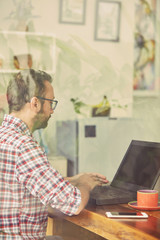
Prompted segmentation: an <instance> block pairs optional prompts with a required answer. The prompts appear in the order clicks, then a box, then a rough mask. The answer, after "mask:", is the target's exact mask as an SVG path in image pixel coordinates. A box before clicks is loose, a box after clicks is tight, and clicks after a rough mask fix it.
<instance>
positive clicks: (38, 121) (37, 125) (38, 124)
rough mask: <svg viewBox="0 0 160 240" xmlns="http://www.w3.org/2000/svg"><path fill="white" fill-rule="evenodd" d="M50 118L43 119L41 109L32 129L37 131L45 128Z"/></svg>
mask: <svg viewBox="0 0 160 240" xmlns="http://www.w3.org/2000/svg"><path fill="white" fill-rule="evenodd" d="M50 117H51V116H49V117H45V116H44V113H43V111H42V109H41V110H40V112H39V113H38V114H37V116H36V117H35V124H34V125H35V126H34V129H35V130H37V129H41V128H46V127H47V125H48V120H49V119H50Z"/></svg>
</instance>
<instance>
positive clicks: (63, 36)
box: [0, 0, 159, 154]
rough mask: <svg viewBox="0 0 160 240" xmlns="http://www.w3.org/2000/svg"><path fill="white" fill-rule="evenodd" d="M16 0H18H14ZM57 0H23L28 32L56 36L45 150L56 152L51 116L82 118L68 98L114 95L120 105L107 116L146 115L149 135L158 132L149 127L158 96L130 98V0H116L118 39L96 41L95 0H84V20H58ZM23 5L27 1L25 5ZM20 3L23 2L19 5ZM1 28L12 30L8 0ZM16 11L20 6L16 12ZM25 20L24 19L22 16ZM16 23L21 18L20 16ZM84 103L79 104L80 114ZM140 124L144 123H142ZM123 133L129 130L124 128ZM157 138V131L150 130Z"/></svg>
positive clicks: (88, 99) (90, 101)
mask: <svg viewBox="0 0 160 240" xmlns="http://www.w3.org/2000/svg"><path fill="white" fill-rule="evenodd" d="M15 2H16V3H17V6H18V4H19V3H20V2H21V1H18V0H17V1H15ZM59 2H60V1H58V0H34V1H23V3H26V6H25V7H26V8H27V6H29V4H30V3H32V7H33V8H29V9H30V14H31V15H32V17H31V18H30V19H29V21H28V20H27V22H28V26H29V28H30V30H31V31H36V32H41V33H52V34H54V35H55V36H56V43H57V48H56V51H57V52H56V54H57V59H56V75H55V80H54V88H55V95H56V98H57V99H58V100H59V104H58V108H57V109H56V111H55V113H54V115H53V118H52V119H51V120H50V122H49V126H48V129H46V130H44V132H43V134H44V138H45V141H46V144H48V145H49V149H50V151H49V153H50V154H52V153H54V154H55V152H56V142H55V137H56V132H55V122H56V120H68V119H72V120H73V119H77V118H80V117H84V116H82V115H77V114H76V113H75V112H74V109H73V104H72V102H71V101H70V98H76V97H78V98H79V99H80V101H82V102H83V103H85V104H87V106H88V105H89V106H91V105H94V104H97V103H99V102H100V101H101V100H102V98H103V95H107V96H108V98H109V99H113V98H114V99H116V100H118V101H119V102H120V103H121V104H122V105H123V104H127V109H126V110H123V109H122V110H120V111H119V109H114V108H112V112H111V116H112V117H115V116H116V117H117V116H118V117H119V116H120V117H126V116H127V117H133V118H138V119H139V118H140V119H142V120H143V119H144V118H145V119H146V118H148V116H149V118H150V120H149V122H148V125H149V127H150V128H153V136H151V138H152V139H153V138H154V134H155V133H157V131H159V129H157V127H156V128H155V122H154V121H155V118H156V119H157V118H159V114H158V112H159V111H158V104H159V98H133V95H132V79H133V44H134V39H133V31H134V0H132V1H128V0H123V1H122V0H121V1H120V2H121V21H120V41H119V42H101V41H95V40H94V24H95V12H96V0H87V1H86V2H87V5H86V21H85V24H84V25H74V24H62V23H59ZM27 4H28V5H27ZM24 5H25V4H24ZM0 6H1V7H0V23H1V25H0V26H1V30H13V29H14V30H16V27H15V26H16V25H15V22H16V20H17V19H16V17H15V19H14V20H13V19H11V15H10V17H9V18H8V19H6V17H8V16H9V14H10V13H11V11H13V10H15V6H14V1H12V0H2V1H1V3H0ZM8 6H10V7H9V8H8ZM19 14H20V11H19ZM24 20H26V19H24ZM21 22H22V21H21ZM21 28H22V29H23V26H21ZM88 109H90V108H85V109H83V111H84V112H83V113H84V114H85V117H87V116H88V115H89V114H90V112H89V110H88ZM148 125H147V126H143V127H144V128H146V129H147V128H148ZM125 134H129V132H128V133H125ZM156 137H157V134H156ZM156 139H157V138H156Z"/></svg>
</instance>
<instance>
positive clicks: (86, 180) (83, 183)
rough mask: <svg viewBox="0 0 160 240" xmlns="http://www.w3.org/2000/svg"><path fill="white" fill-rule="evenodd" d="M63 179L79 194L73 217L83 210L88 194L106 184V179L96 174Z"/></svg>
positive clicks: (84, 174) (82, 174)
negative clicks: (79, 201)
mask: <svg viewBox="0 0 160 240" xmlns="http://www.w3.org/2000/svg"><path fill="white" fill-rule="evenodd" d="M65 179H66V180H68V181H69V182H70V183H71V184H72V185H74V186H75V187H77V188H78V189H79V190H80V192H81V203H80V206H79V208H78V210H77V212H76V213H75V215H77V214H79V213H80V212H81V211H82V210H83V209H84V208H85V206H86V204H87V203H88V200H89V196H90V192H91V190H92V189H93V188H94V187H96V186H98V185H102V184H104V183H108V180H107V179H106V177H105V176H103V175H101V174H98V173H81V174H78V175H75V176H73V177H67V178H65Z"/></svg>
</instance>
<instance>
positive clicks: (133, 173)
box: [111, 140, 160, 191]
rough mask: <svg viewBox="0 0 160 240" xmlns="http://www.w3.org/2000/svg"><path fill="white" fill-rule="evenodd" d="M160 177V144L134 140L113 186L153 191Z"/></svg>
mask: <svg viewBox="0 0 160 240" xmlns="http://www.w3.org/2000/svg"><path fill="white" fill-rule="evenodd" d="M159 175H160V143H154V142H145V141H136V140H132V141H131V143H130V145H129V147H128V150H127V152H126V154H125V156H124V158H123V160H122V162H121V164H120V166H119V168H118V170H117V173H116V174H115V177H114V179H113V181H112V183H111V186H114V187H120V188H123V189H126V190H130V191H137V190H139V189H147V188H148V189H152V188H153V187H154V185H155V183H156V181H157V179H158V177H159Z"/></svg>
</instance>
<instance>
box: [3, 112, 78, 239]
mask: <svg viewBox="0 0 160 240" xmlns="http://www.w3.org/2000/svg"><path fill="white" fill-rule="evenodd" d="M80 202H81V194H80V191H79V189H77V188H76V187H74V186H72V185H71V184H70V183H69V182H68V181H65V180H64V179H63V177H62V176H61V175H60V174H59V173H58V171H56V170H55V169H53V168H52V167H51V165H50V164H49V162H48V160H47V156H46V154H45V152H44V150H43V149H42V148H41V147H40V146H39V144H38V143H37V142H36V141H35V140H34V139H33V137H32V135H31V133H30V131H29V129H28V127H27V126H26V124H25V123H24V122H22V121H21V120H20V119H18V118H15V117H12V116H10V115H5V116H4V120H3V123H2V126H1V127H0V232H1V231H2V232H5V233H7V235H6V237H5V238H4V237H3V238H2V236H1V234H2V233H0V239H7V240H8V239H12V240H13V239H18V240H19V239H36V240H37V239H39V238H42V237H44V236H45V233H46V227H47V218H48V213H47V205H50V206H52V207H53V208H57V209H59V210H60V211H61V212H63V213H65V214H67V215H72V214H74V213H75V212H76V211H77V209H78V207H79V205H80ZM14 234H15V235H14Z"/></svg>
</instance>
